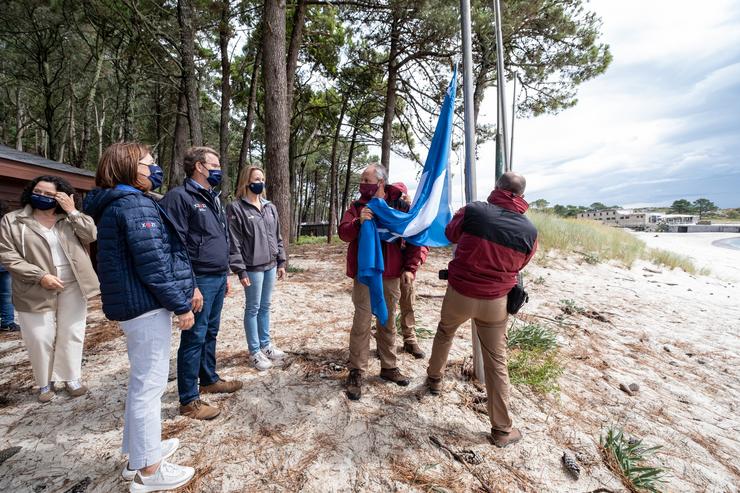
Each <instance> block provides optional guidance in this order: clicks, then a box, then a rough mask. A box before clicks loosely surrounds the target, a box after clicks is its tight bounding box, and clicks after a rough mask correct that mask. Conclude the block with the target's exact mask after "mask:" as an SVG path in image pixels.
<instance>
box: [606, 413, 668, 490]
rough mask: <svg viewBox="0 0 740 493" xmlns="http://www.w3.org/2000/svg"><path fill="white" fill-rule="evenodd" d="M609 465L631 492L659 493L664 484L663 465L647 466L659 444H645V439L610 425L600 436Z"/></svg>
mask: <svg viewBox="0 0 740 493" xmlns="http://www.w3.org/2000/svg"><path fill="white" fill-rule="evenodd" d="M599 443H600V445H601V451H602V453H603V455H604V459H605V460H606V463H607V465H608V466H609V467H610V468H611V469H612V470H613V471H614V472H615V473H617V474H618V475H620V477H621V478H622V481H623V482H624V484H625V486H627V488H628V489H630V491H646V492H651V493H657V492H659V491H660V490H659V488H660V486H661V485H662V484H664V483H665V477H666V474H667V470H666V469H665V468H664V467H660V466H658V467H655V466H648V465H645V463H646V462H647V460H648V459H649V458H650V457H651V456H653V455H654V454H655V451H657V450H659V449H660V448H661V447H660V446H655V447H645V446H643V444H642V440H637V439H628V438H627V437H625V436H624V432H623V431H622V430H620V429H616V428H613V427H611V428H609V429H608V430H607V431H606V433H605V434H604V435H602V436H601V438H600V439H599Z"/></svg>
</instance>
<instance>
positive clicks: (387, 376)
mask: <svg viewBox="0 0 740 493" xmlns="http://www.w3.org/2000/svg"><path fill="white" fill-rule="evenodd" d="M380 378H382V379H383V380H388V381H389V382H393V383H395V384H396V385H400V386H401V387H405V386H407V385H408V384H409V379H408V377H405V376H403V374H402V373H401V372H400V371H399V369H398V368H381V369H380Z"/></svg>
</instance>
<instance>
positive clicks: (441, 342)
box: [427, 285, 512, 433]
mask: <svg viewBox="0 0 740 493" xmlns="http://www.w3.org/2000/svg"><path fill="white" fill-rule="evenodd" d="M508 317H509V315H508V313H507V312H506V296H503V297H501V298H497V299H495V300H480V299H476V298H469V297H467V296H463V295H462V294H460V293H458V292H457V291H455V290H454V289H453V288H452V287H450V286H449V285H448V286H447V292H446V293H445V298H444V301H443V302H442V313H441V315H440V321H439V325H438V326H437V334H436V335H435V336H434V345H433V346H432V356H431V357H430V358H429V368H427V375H429V376H430V377H432V378H442V376H443V375H444V370H445V366H446V365H447V357H448V355H449V353H450V347H451V346H452V339H453V338H454V337H455V332H456V331H457V328H458V327H459V326H460V325H462V324H463V323H465V322H467V321H468V320H470V319H473V320H475V324H476V326H477V328H478V331H477V332H478V339H479V340H480V345H481V351H482V353H483V365H484V369H485V374H486V393H487V394H488V417H489V418H490V420H491V426H492V427H493V429H494V430H498V431H503V432H507V433H508V432H509V431H511V424H512V423H511V418H510V417H509V371H508V369H507V367H506V338H507V334H506V322H507V320H508Z"/></svg>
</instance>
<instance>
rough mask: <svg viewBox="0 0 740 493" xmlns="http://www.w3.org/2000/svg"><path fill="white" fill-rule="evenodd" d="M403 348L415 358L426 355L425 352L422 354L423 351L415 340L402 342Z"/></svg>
mask: <svg viewBox="0 0 740 493" xmlns="http://www.w3.org/2000/svg"><path fill="white" fill-rule="evenodd" d="M403 350H404V351H405V352H407V353H409V354H411V355H413V356H414V358H416V359H421V358H423V357H424V356H426V354H424V351H422V350H421V348H420V347H419V345H418V344H417V343H415V342H404V343H403Z"/></svg>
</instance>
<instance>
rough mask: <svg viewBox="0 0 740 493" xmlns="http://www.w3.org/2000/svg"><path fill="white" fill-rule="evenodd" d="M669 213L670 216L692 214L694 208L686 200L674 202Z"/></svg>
mask: <svg viewBox="0 0 740 493" xmlns="http://www.w3.org/2000/svg"><path fill="white" fill-rule="evenodd" d="M670 212H671V213H672V214H693V213H694V206H693V205H692V204H691V202H689V201H688V200H686V199H679V200H674V201H673V204H671V210H670Z"/></svg>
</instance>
